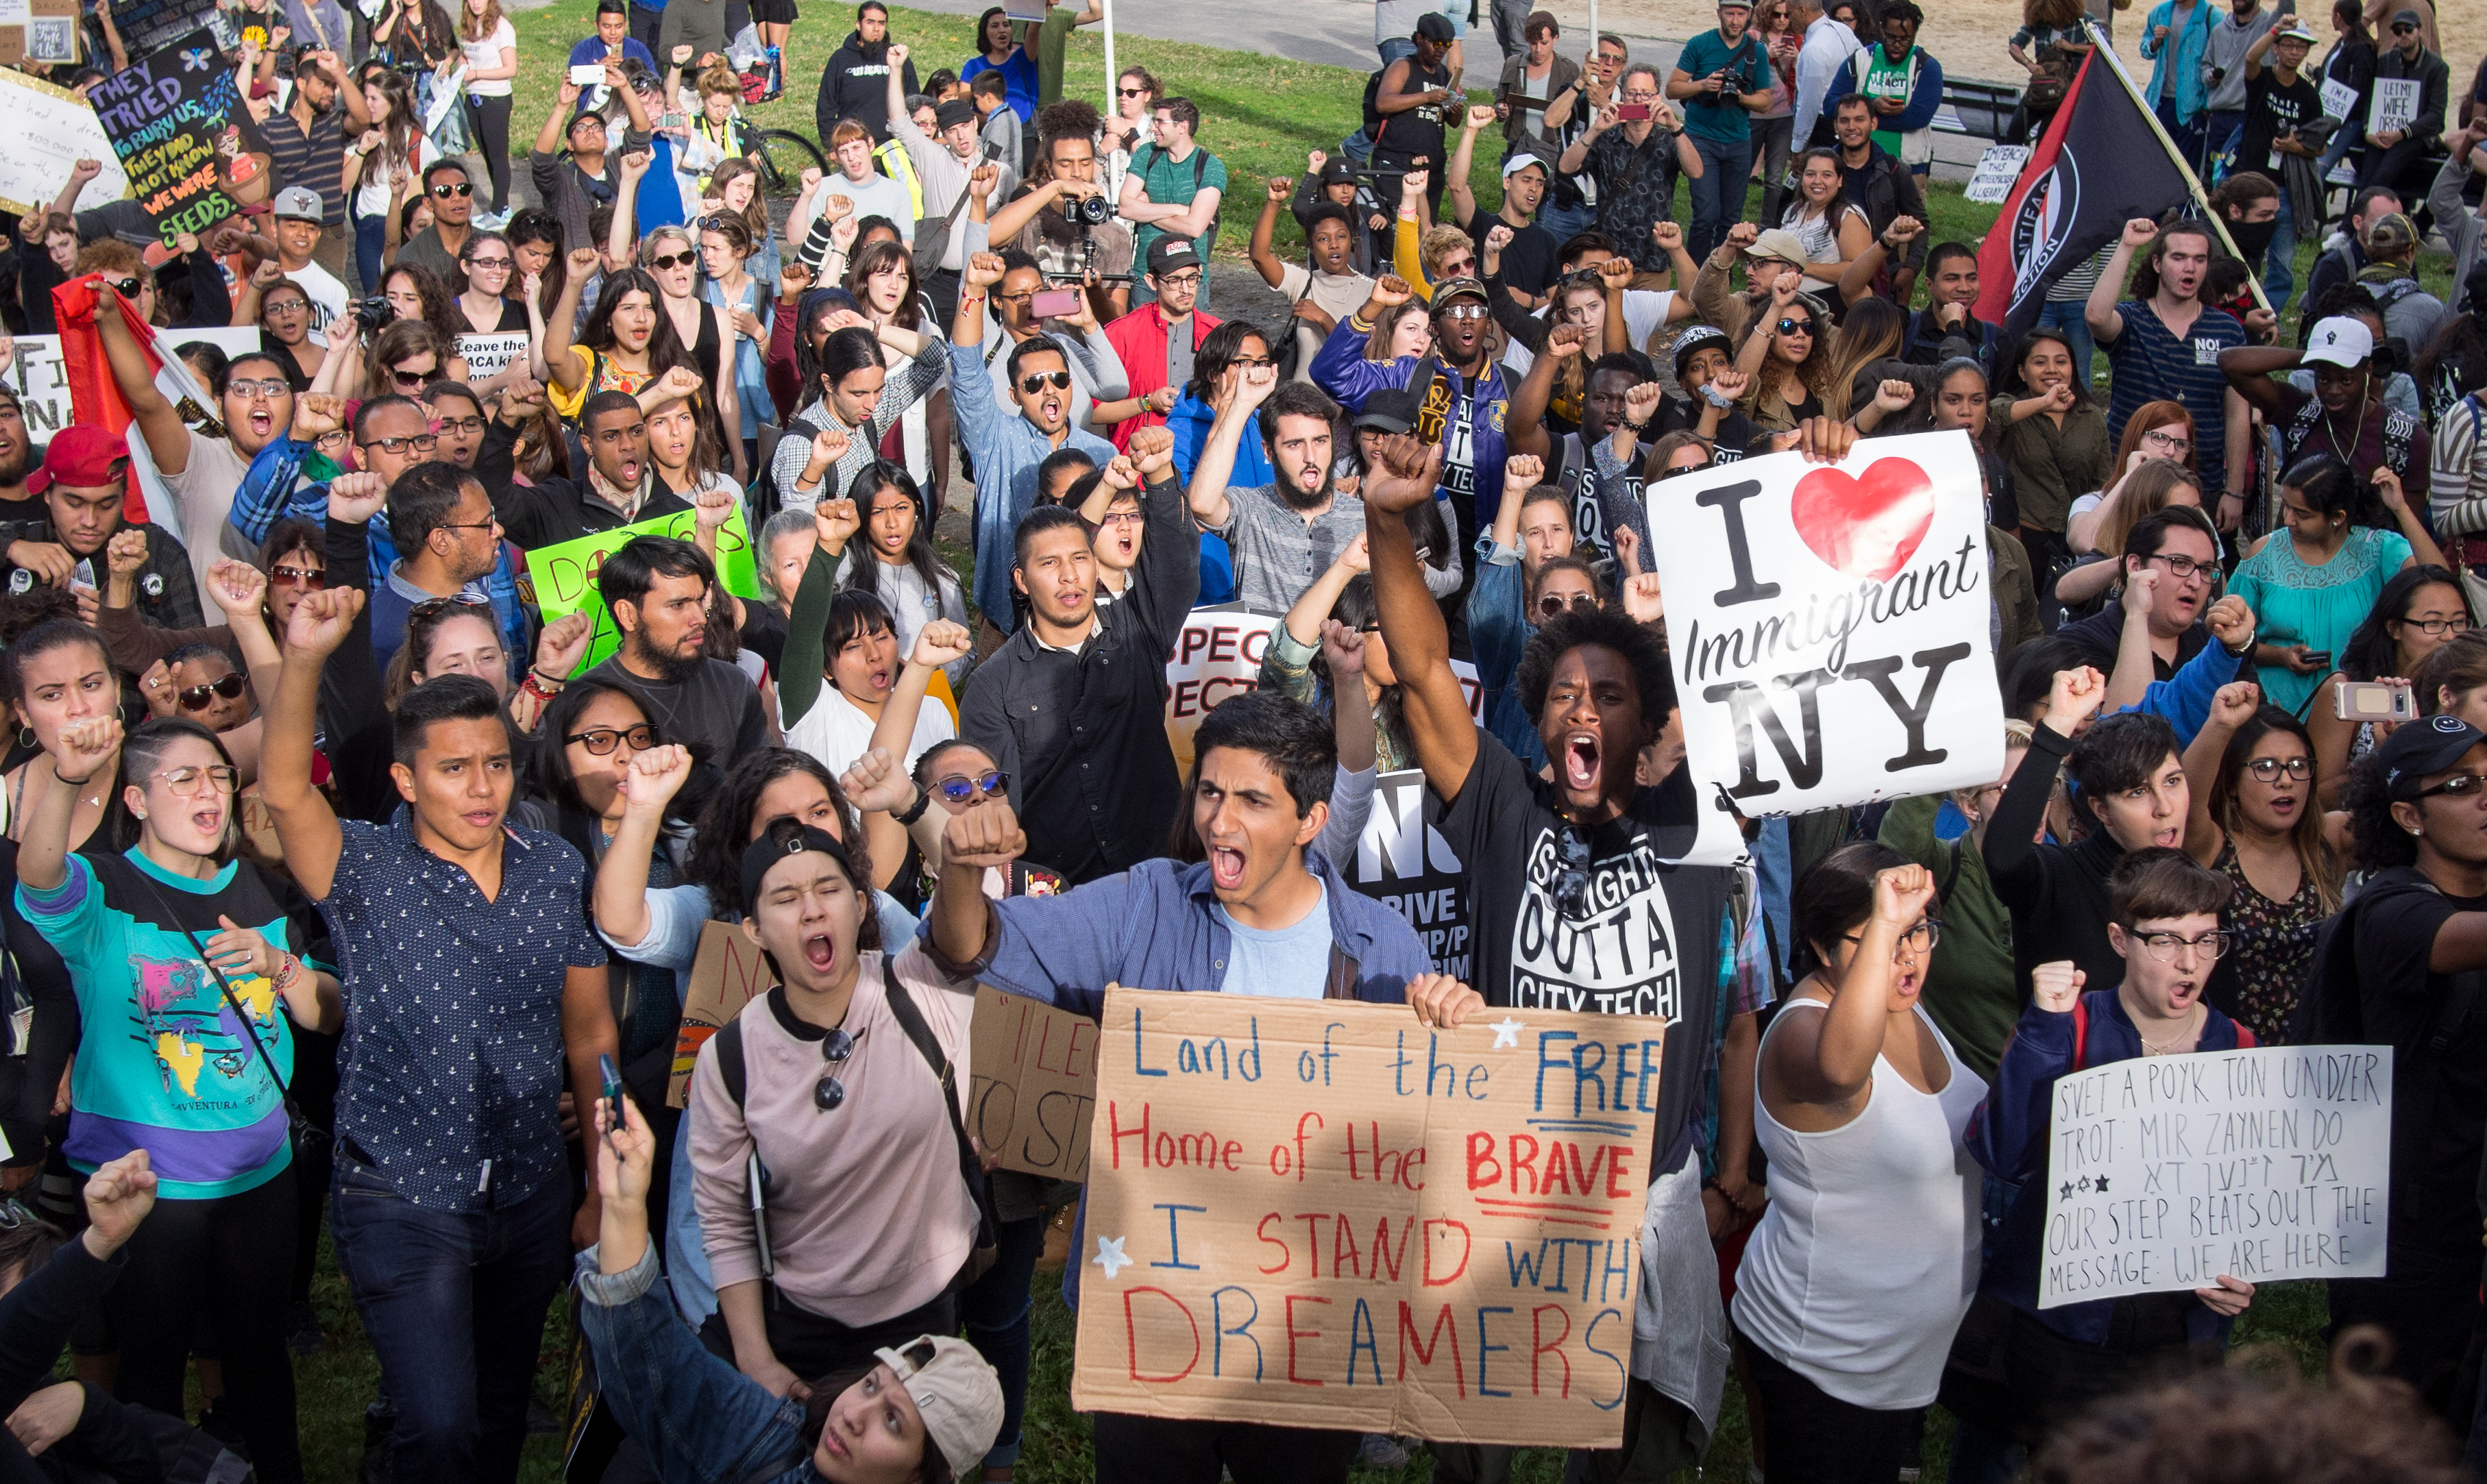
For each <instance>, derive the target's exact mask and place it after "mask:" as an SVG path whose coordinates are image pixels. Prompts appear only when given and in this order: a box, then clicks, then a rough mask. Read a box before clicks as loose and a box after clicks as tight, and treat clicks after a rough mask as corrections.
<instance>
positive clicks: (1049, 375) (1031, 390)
mask: <svg viewBox="0 0 2487 1484" xmlns="http://www.w3.org/2000/svg"><path fill="white" fill-rule="evenodd" d="M1048 386H1049V387H1051V388H1053V389H1054V390H1055V391H1057V392H1068V391H1070V390H1071V373H1070V372H1069V371H1030V372H1028V373H1027V374H1026V375H1024V376H1021V377H1020V378H1019V389H1020V391H1022V392H1025V393H1026V394H1027V395H1028V396H1030V397H1034V396H1035V395H1036V394H1037V393H1039V392H1042V391H1044V390H1045V389H1046V388H1047V387H1048Z"/></svg>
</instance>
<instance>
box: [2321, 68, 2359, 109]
mask: <svg viewBox="0 0 2487 1484" xmlns="http://www.w3.org/2000/svg"><path fill="white" fill-rule="evenodd" d="M2322 96H2323V117H2325V118H2327V119H2346V118H2348V117H2349V115H2350V113H2351V111H2352V110H2354V109H2356V108H2357V106H2358V90H2357V89H2355V88H2352V87H2350V86H2349V85H2348V84H2347V83H2345V82H2339V81H2335V80H2334V79H2333V78H2329V77H2326V78H2324V79H2323V89H2322Z"/></svg>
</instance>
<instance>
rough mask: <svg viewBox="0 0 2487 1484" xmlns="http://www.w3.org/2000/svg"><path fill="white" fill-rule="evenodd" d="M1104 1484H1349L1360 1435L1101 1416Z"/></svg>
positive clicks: (1099, 1456) (1100, 1457) (1096, 1420)
mask: <svg viewBox="0 0 2487 1484" xmlns="http://www.w3.org/2000/svg"><path fill="white" fill-rule="evenodd" d="M1091 1421H1093V1422H1094V1423H1095V1435H1096V1452H1097V1484H1218V1481H1217V1476H1218V1471H1219V1470H1220V1469H1221V1468H1222V1469H1223V1470H1225V1471H1226V1472H1227V1473H1228V1474H1230V1475H1232V1476H1233V1477H1234V1480H1235V1484H1346V1480H1347V1466H1348V1464H1349V1462H1350V1461H1351V1460H1353V1459H1354V1458H1355V1448H1356V1444H1357V1443H1358V1442H1359V1441H1361V1440H1360V1439H1359V1438H1358V1436H1357V1435H1356V1434H1355V1433H1336V1432H1327V1431H1316V1430H1314V1429H1311V1428H1304V1427H1271V1426H1270V1425H1269V1424H1268V1423H1266V1422H1194V1421H1188V1420H1177V1419H1175V1418H1172V1417H1143V1416H1134V1415H1131V1414H1129V1413H1122V1412H1100V1413H1098V1414H1096V1415H1095V1416H1094V1417H1093V1418H1091Z"/></svg>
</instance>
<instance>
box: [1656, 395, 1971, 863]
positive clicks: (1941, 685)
mask: <svg viewBox="0 0 2487 1484" xmlns="http://www.w3.org/2000/svg"><path fill="white" fill-rule="evenodd" d="M1985 512H1986V502H1985V498H1984V495H1983V492H1982V485H1981V482H1980V480H1979V477H1978V466H1977V457H1976V450H1975V449H1974V447H1973V446H1972V445H1971V444H1970V439H1969V435H1968V434H1966V433H1961V432H1942V433H1918V434H1914V435H1910V436H1905V437H1897V438H1876V439H1874V440H1872V441H1870V442H1866V443H1860V444H1858V446H1857V450H1856V452H1855V453H1851V454H1850V455H1849V456H1848V457H1847V458H1846V459H1844V460H1842V461H1841V462H1839V463H1836V464H1814V463H1807V462H1805V460H1804V459H1803V457H1802V455H1800V454H1796V453H1774V454H1771V455H1769V456H1768V457H1764V458H1748V459H1745V460H1742V461H1741V462H1737V463H1732V464H1726V465H1723V466H1720V467H1718V468H1716V469H1713V470H1710V471H1706V472H1703V473H1698V474H1694V475H1691V476H1688V477H1687V478H1684V479H1681V480H1669V481H1665V482H1664V483H1662V484H1653V485H1651V486H1650V523H1651V525H1652V526H1653V527H1654V528H1655V529H1657V530H1661V531H1664V532H1666V533H1667V537H1668V538H1667V539H1665V540H1663V541H1659V542H1657V543H1655V545H1656V550H1654V551H1653V552H1652V553H1651V556H1652V557H1653V558H1654V559H1655V561H1656V563H1657V567H1658V574H1659V578H1660V581H1661V582H1662V583H1663V584H1664V586H1665V589H1666V626H1667V632H1668V637H1669V639H1670V641H1671V643H1670V645H1669V649H1670V651H1671V657H1672V659H1673V660H1674V663H1675V691H1676V699H1677V701H1678V703H1679V704H1680V705H1681V707H1682V712H1683V717H1684V746H1685V765H1686V766H1687V767H1689V768H1691V770H1692V779H1693V785H1694V787H1695V789H1696V791H1697V792H1698V793H1699V795H1700V798H1701V800H1702V803H1703V805H1704V806H1705V813H1704V815H1703V825H1704V828H1703V830H1702V835H1701V841H1700V843H1699V845H1697V846H1696V847H1695V848H1694V850H1693V851H1692V852H1691V856H1690V857H1689V858H1688V859H1690V860H1691V861H1693V862H1694V863H1696V864H1702V865H1719V864H1724V863H1725V862H1727V861H1731V860H1733V859H1735V858H1736V856H1737V855H1739V854H1741V853H1742V851H1743V849H1744V842H1743V838H1742V837H1741V835H1739V834H1738V833H1737V832H1735V831H1733V830H1723V831H1721V830H1716V829H1714V828H1713V826H1715V825H1716V823H1717V821H1718V820H1719V819H1723V818H1725V817H1726V814H1725V810H1726V808H1727V806H1728V805H1729V804H1731V803H1732V804H1733V805H1734V807H1735V809H1736V810H1737V811H1741V812H1742V813H1743V814H1745V815H1746V817H1748V818H1752V817H1759V816H1762V815H1768V814H1795V813H1802V812H1805V811H1812V810H1820V809H1834V808H1842V807H1845V806H1848V805H1852V804H1865V803H1870V802H1872V801H1873V800H1876V799H1890V798H1900V797H1904V796H1906V795H1910V794H1921V793H1940V792H1942V790H1944V789H1946V788H1958V787H1963V786H1974V785H1977V784H1982V783H1992V782H1993V781H1994V780H1995V778H1996V777H1997V775H1998V774H2000V773H2001V772H2002V771H2003V729H2002V728H2001V727H2000V726H1999V725H1998V721H1999V719H2000V718H2001V716H2002V714H2003V702H2002V698H2001V696H2000V694H1999V693H1998V689H1997V686H1996V682H1995V646H1994V643H1993V640H1992V638H1991V637H1990V634H1989V631H1988V627H1987V624H1988V620H1989V617H1990V614H1991V607H1990V604H1991V600H1992V588H1993V584H1992V583H1991V582H1990V581H1989V579H1988V575H1987V551H1986V513H1985ZM1833 738H1836V739H1837V740H1838V743H1839V745H1838V746H1837V747H1832V746H1830V741H1831V740H1832V739H1833ZM1714 815H1715V817H1714Z"/></svg>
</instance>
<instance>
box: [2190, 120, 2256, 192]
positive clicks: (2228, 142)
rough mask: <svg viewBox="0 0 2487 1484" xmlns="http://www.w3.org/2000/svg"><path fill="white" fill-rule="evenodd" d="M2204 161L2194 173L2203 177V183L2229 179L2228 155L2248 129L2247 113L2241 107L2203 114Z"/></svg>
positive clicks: (2209, 183) (2207, 183)
mask: <svg viewBox="0 0 2487 1484" xmlns="http://www.w3.org/2000/svg"><path fill="white" fill-rule="evenodd" d="M2202 120H2203V129H2202V163H2201V165H2200V166H2199V167H2197V168H2196V169H2195V170H2194V174H2195V175H2197V176H2199V177H2201V178H2202V183H2203V184H2204V185H2205V186H2208V185H2212V184H2215V183H2217V181H2218V180H2222V179H2227V175H2228V166H2227V159H2228V155H2229V153H2230V152H2231V151H2234V150H2235V149H2236V147H2237V140H2238V138H2239V137H2240V136H2242V135H2243V134H2244V133H2245V131H2246V114H2245V110H2244V109H2242V108H2240V109H2236V110H2234V111H2222V112H2220V113H2206V114H2204V115H2202Z"/></svg>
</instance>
